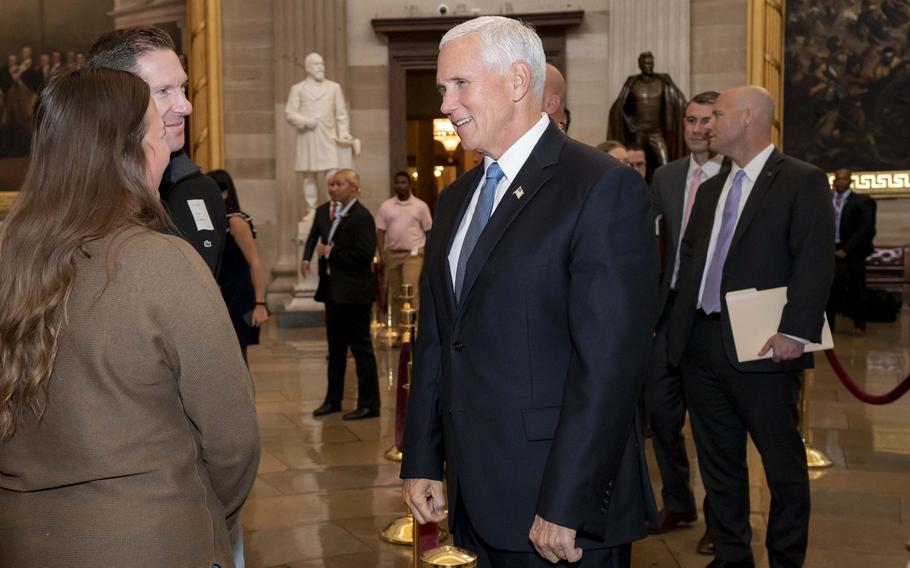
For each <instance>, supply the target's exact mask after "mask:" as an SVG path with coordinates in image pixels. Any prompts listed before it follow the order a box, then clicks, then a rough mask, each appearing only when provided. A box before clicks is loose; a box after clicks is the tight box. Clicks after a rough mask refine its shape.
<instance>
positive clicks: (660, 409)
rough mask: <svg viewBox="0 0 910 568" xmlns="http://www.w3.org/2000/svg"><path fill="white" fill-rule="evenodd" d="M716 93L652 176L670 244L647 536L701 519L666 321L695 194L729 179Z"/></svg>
mask: <svg viewBox="0 0 910 568" xmlns="http://www.w3.org/2000/svg"><path fill="white" fill-rule="evenodd" d="M717 96H718V93H716V92H714V91H708V92H705V93H701V94H699V95H696V96H695V97H694V98H693V99H692V101H690V102H689V104H688V105H687V106H686V114H685V120H684V125H683V129H684V130H683V131H684V136H685V140H686V146H687V147H688V148H689V152H690V154H689V155H688V156H686V157H685V158H680V159H678V160H675V161H673V162H670V163H669V164H667V165H666V166H663V167H661V168H659V169H658V170H657V171H656V172H654V181H653V182H652V184H651V195H652V199H653V201H654V204H655V209H656V211H657V212H658V213H659V214H662V215H663V218H664V222H665V233H666V240H665V242H664V244H665V251H664V257H665V258H666V265H667V268H666V270H665V271H664V273H663V275H662V278H661V298H662V300H663V301H662V303H661V305H662V310H661V317H660V319H659V320H658V323H657V329H656V333H655V337H654V353H653V355H652V359H651V363H652V366H651V370H650V375H649V377H648V380H647V381H646V382H645V402H646V403H645V408H646V410H647V419H648V423H649V424H650V426H651V442H652V443H653V445H654V455H655V457H656V458H657V466H658V468H659V470H660V477H661V482H662V488H661V496H662V497H663V510H661V512H660V523H659V524H656V525H650V526H649V527H648V530H649V532H651V533H652V534H659V533H663V532H667V531H669V530H673V529H674V528H677V527H679V526H682V525H685V524H688V523H692V522H694V521H695V520H696V519H697V518H698V514H697V511H696V508H695V496H694V495H693V493H692V487H691V485H690V484H689V457H688V455H687V454H686V442H685V438H684V437H683V434H682V428H683V424H684V423H685V420H686V398H685V396H683V390H682V381H681V380H680V377H679V369H675V368H670V367H669V366H668V365H667V320H668V318H669V315H670V310H671V308H672V306H673V301H674V300H675V298H676V277H677V272H678V271H679V256H678V255H677V253H678V251H679V243H680V241H682V235H683V234H684V233H685V232H686V226H687V224H688V223H689V217H690V215H691V213H692V206H693V205H694V203H695V196H696V195H697V192H698V188H699V186H701V184H702V182H704V181H706V180H708V179H710V178H712V177H714V176H715V175H717V174H718V173H722V174H724V175H726V173H727V172H728V171H729V169H730V164H729V161H728V160H724V157H723V156H722V155H720V154H717V153H715V152H712V151H711V149H710V148H709V147H708V131H707V129H706V127H707V125H708V122H709V121H710V119H711V116H712V113H713V111H714V102H715V101H716V100H717ZM697 550H698V551H699V552H701V553H703V554H713V552H714V546H713V543H711V541H710V536H709V535H708V533H707V531H706V532H705V535H704V536H703V537H702V539H701V542H699V544H698V547H697Z"/></svg>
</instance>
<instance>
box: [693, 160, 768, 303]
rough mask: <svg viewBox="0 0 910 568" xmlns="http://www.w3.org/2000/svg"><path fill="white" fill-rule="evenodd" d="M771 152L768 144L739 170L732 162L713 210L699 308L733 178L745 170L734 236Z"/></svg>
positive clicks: (699, 290)
mask: <svg viewBox="0 0 910 568" xmlns="http://www.w3.org/2000/svg"><path fill="white" fill-rule="evenodd" d="M773 151H774V144H769V145H768V147H767V148H765V149H764V150H762V151H761V152H759V153H758V155H757V156H755V157H754V158H752V161H751V162H749V163H748V164H746V167H744V168H740V167H739V166H738V165H736V162H733V166H732V167H731V168H730V173H729V174H728V175H727V180H726V181H725V182H724V189H723V191H721V192H720V199H718V200H717V207H716V208H715V209H714V226H713V227H712V228H711V241H710V243H709V244H708V261H707V262H706V263H705V269H704V271H703V272H702V274H701V286H700V287H699V288H698V307H699V308H701V299H702V298H701V297H702V295H703V294H704V293H705V276H707V275H708V269H709V268H710V267H711V258H712V257H713V256H714V249H715V248H716V245H717V233H719V232H720V225H721V220H722V219H723V216H724V204H725V203H726V202H727V195H729V194H730V188H731V187H732V186H733V178H734V177H735V176H736V172H738V171H739V170H746V175H745V176H743V181H742V188H741V193H740V198H739V209H738V210H737V212H736V224H734V225H733V233H734V234H735V233H736V225H738V224H739V218H740V216H741V215H742V213H743V208H744V207H745V206H746V202H748V201H749V194H751V193H752V187H754V186H755V181H756V180H757V179H758V175H759V174H760V173H761V171H762V169H764V167H765V164H766V163H767V162H768V158H770V157H771V152H773ZM731 238H732V235H731ZM721 300H723V298H721Z"/></svg>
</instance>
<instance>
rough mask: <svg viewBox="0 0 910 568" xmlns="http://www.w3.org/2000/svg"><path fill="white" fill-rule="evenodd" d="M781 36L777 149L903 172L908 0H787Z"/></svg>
mask: <svg viewBox="0 0 910 568" xmlns="http://www.w3.org/2000/svg"><path fill="white" fill-rule="evenodd" d="M785 38H786V40H785V41H786V45H785V52H786V55H785V57H786V59H785V64H784V76H785V78H786V79H785V86H784V150H785V151H786V152H787V153H788V154H790V155H793V156H796V157H798V158H800V159H803V160H805V161H807V162H811V163H813V164H815V165H817V166H819V167H820V168H822V169H825V170H827V171H832V170H834V169H837V168H844V167H845V168H849V169H852V170H854V171H888V170H907V169H910V0H827V1H826V2H818V1H817V0H788V1H787V25H786V34H785Z"/></svg>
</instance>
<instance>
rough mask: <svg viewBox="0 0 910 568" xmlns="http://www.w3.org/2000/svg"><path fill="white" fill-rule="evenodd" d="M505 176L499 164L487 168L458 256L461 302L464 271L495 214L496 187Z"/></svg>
mask: <svg viewBox="0 0 910 568" xmlns="http://www.w3.org/2000/svg"><path fill="white" fill-rule="evenodd" d="M503 175H505V174H503V172H502V168H500V167H499V164H497V163H496V162H493V163H491V164H490V167H488V168H487V175H486V179H485V180H484V182H483V187H481V188H480V196H479V197H478V198H477V206H476V207H475V208H474V215H473V216H472V217H471V223H470V224H469V225H468V230H467V232H466V233H465V235H464V242H463V243H462V245H461V254H459V255H458V267H457V269H456V270H455V298H456V299H458V300H461V287H462V285H463V284H464V271H465V267H467V265H468V259H469V258H471V253H472V252H473V251H474V246H475V245H476V244H477V240H478V239H479V238H480V234H481V233H482V232H483V228H484V227H486V226H487V221H489V220H490V215H492V214H493V198H494V197H496V186H497V185H498V184H499V180H501V179H502V176H503Z"/></svg>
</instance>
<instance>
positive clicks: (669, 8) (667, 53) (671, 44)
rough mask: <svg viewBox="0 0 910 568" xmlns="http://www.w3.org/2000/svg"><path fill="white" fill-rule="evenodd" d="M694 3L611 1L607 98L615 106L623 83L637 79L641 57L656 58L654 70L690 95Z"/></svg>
mask: <svg viewBox="0 0 910 568" xmlns="http://www.w3.org/2000/svg"><path fill="white" fill-rule="evenodd" d="M689 4H690V0H611V1H610V8H609V10H610V11H609V14H608V17H609V22H610V23H609V32H608V34H607V45H608V48H607V61H608V62H609V63H608V68H607V77H608V83H607V98H608V99H609V103H610V104H613V101H614V100H616V97H617V96H618V95H619V90H620V89H621V88H622V85H623V82H625V80H626V77H628V76H629V75H637V74H638V73H639V69H638V54H639V53H641V52H643V51H650V52H651V53H653V54H654V70H655V71H656V72H658V73H667V74H669V75H670V77H671V78H672V79H673V82H674V83H676V85H677V86H678V87H679V88H680V89H681V90H682V92H683V93H684V94H685V95H686V97H691V96H692V95H693V93H690V92H689V61H690V54H689V35H690V29H689Z"/></svg>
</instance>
